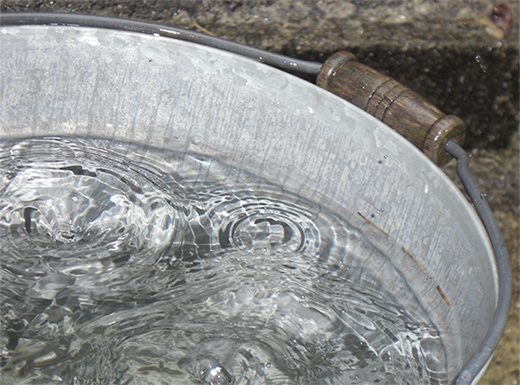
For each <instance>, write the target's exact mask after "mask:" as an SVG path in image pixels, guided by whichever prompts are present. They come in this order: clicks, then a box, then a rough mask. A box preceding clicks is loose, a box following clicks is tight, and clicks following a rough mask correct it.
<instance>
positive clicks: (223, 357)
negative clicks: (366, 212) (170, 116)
mask: <svg viewBox="0 0 520 385" xmlns="http://www.w3.org/2000/svg"><path fill="white" fill-rule="evenodd" d="M0 197H1V200H0V239H2V242H1V243H0V255H1V271H0V273H1V283H2V287H1V295H2V303H1V313H2V314H1V315H2V319H1V325H0V327H1V361H0V364H1V367H2V372H1V375H2V383H5V384H74V385H87V384H89V385H90V384H150V385H151V384H169V385H171V384H178V385H187V384H203V385H226V384H228V385H229V384H236V385H238V384H244V385H246V384H248V385H255V384H258V385H260V384H271V385H278V384H280V385H281V384H294V385H297V384H298V385H312V384H315V385H318V384H319V385H322V384H330V385H333V384H334V385H340V384H367V383H371V384H443V383H446V373H445V369H446V368H445V367H446V362H445V356H444V350H443V345H442V341H441V339H440V337H439V333H438V331H437V329H436V328H435V326H434V325H432V323H431V321H430V320H429V318H428V316H427V314H426V313H425V311H424V310H423V308H422V306H421V305H420V303H419V302H418V301H417V299H416V298H415V297H414V296H413V295H412V294H411V292H410V295H409V296H408V297H402V296H400V297H399V298H396V296H395V295H394V294H393V293H397V292H399V291H400V290H401V289H402V288H403V287H404V288H406V282H405V280H404V279H403V277H402V276H401V275H400V274H399V273H398V272H397V271H396V270H395V269H393V268H392V265H391V264H390V263H388V260H387V259H386V258H385V256H383V255H381V254H380V253H379V252H378V251H377V250H376V249H375V248H374V247H373V246H372V245H371V243H370V242H369V240H367V239H366V238H365V237H364V236H363V234H362V233H361V232H360V231H359V230H357V229H356V228H354V227H352V226H351V225H350V224H349V223H347V222H346V221H345V220H343V219H342V218H340V217H338V216H337V215H335V214H334V213H333V212H331V211H329V210H327V209H326V208H324V207H322V206H320V205H319V204H318V203H316V202H309V201H307V200H305V199H303V198H301V197H298V196H295V195H293V194H290V193H289V192H287V191H284V190H283V189H282V188H280V187H278V186H277V185H275V184H270V183H268V182H267V181H264V180H260V179H258V178H255V177H253V176H252V175H250V174H247V173H245V172H243V171H241V170H238V169H236V168H233V167H229V166H226V165H225V164H223V163H220V162H218V161H217V160H214V159H208V158H204V157H201V156H197V155H194V154H191V155H184V154H178V153H172V152H164V151H157V150H153V149H144V148H141V147H138V146H131V145H127V144H122V143H114V142H107V141H102V140H93V139H88V140H87V139H66V138H39V139H26V140H18V141H6V142H3V143H2V144H0Z"/></svg>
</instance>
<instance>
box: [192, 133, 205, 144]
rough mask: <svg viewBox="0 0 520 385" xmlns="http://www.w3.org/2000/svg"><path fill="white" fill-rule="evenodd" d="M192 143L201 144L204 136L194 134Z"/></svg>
mask: <svg viewBox="0 0 520 385" xmlns="http://www.w3.org/2000/svg"><path fill="white" fill-rule="evenodd" d="M191 143H193V144H194V145H196V146H198V145H199V144H201V143H202V136H200V135H193V136H192V137H191Z"/></svg>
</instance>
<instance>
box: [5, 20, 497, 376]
mask: <svg viewBox="0 0 520 385" xmlns="http://www.w3.org/2000/svg"><path fill="white" fill-rule="evenodd" d="M0 33H1V35H0V39H1V45H2V55H1V57H0V93H1V95H2V108H1V109H0V140H2V139H7V138H29V137H38V136H81V137H93V138H102V139H110V140H116V141H123V142H131V143H140V144H146V145H148V146H152V147H155V148H159V149H168V150H172V151H185V152H190V153H199V154H203V155H206V156H209V157H215V158H218V159H220V160H223V161H225V162H226V163H227V164H229V165H234V166H236V167H239V168H241V169H244V170H246V171H249V172H252V173H253V174H256V175H258V176H259V177H262V178H266V179H268V180H270V181H273V182H274V183H277V184H279V185H282V186H283V187H284V189H286V190H288V191H291V192H295V193H298V194H299V195H300V196H302V197H304V198H307V199H309V200H311V201H312V200H316V199H319V201H320V203H321V204H322V205H324V206H326V207H327V208H329V209H330V210H332V211H334V212H337V213H338V214H339V215H341V216H343V217H345V218H347V219H348V220H349V221H350V222H351V223H354V224H355V225H356V226H358V227H359V228H361V229H362V230H363V232H364V233H365V234H366V235H368V236H369V238H370V239H371V241H372V242H373V243H374V244H375V245H376V246H377V248H378V249H380V250H382V251H384V252H385V253H386V254H387V256H388V258H389V259H391V263H392V265H393V266H394V267H395V268H396V269H397V270H398V271H400V272H401V274H402V275H403V276H404V277H406V280H407V282H408V286H409V288H410V290H411V291H413V292H414V293H415V295H416V296H417V297H418V298H421V300H422V301H423V302H424V304H425V306H426V307H427V309H428V311H429V315H430V317H431V319H432V321H433V322H434V323H435V325H436V326H437V328H438V329H439V330H440V332H441V335H442V338H443V342H444V345H445V349H446V356H447V362H448V368H447V372H448V377H449V382H450V383H453V382H455V380H456V378H457V376H458V375H459V373H460V372H461V370H462V369H463V367H464V366H465V365H466V364H467V363H468V361H470V359H471V358H472V357H473V356H474V355H475V354H476V353H477V352H478V351H479V349H481V346H482V344H483V343H484V342H485V339H486V335H487V333H488V330H490V328H492V326H493V322H494V314H495V310H496V307H497V303H498V298H499V290H498V286H499V277H498V273H497V265H496V262H495V258H494V253H493V250H492V247H491V244H490V242H489V239H488V236H487V234H486V231H485V229H484V228H483V226H482V224H481V222H480V220H479V218H478V216H477V215H476V214H475V212H474V210H473V208H472V207H471V206H470V204H469V203H468V202H467V201H466V199H465V198H464V196H463V195H462V194H461V193H460V192H459V190H458V189H457V188H456V187H455V186H454V185H453V184H452V182H451V181H450V180H449V179H448V178H447V177H446V176H445V175H444V174H443V172H442V171H441V170H440V169H439V168H437V167H436V166H435V165H434V164H433V163H431V162H430V161H429V160H428V159H427V158H426V157H425V156H424V155H423V154H422V153H421V152H419V151H418V150H417V149H416V148H415V147H413V146H412V145H411V144H410V143H408V142H407V141H406V140H405V139H403V138H402V137H401V136H399V135H398V134H396V133H395V132H394V131H393V130H391V129H389V128H388V127H387V126H386V125H384V124H383V123H381V122H379V121H378V120H376V119H375V118H373V117H371V116H369V115H368V114H366V113H365V112H363V111H361V110H359V109H358V108H356V107H354V106H353V105H351V104H349V103H347V102H345V101H344V100H342V99H340V98H339V97H336V96H334V95H332V94H330V93H328V92H327V91H325V90H322V89H320V88H318V87H316V86H314V85H312V84H311V83H308V82H306V81H304V80H301V79H299V78H297V77H294V76H291V75H288V74H287V73H285V72H282V71H279V70H276V69H273V68H271V67H268V66H266V65H263V64H261V63H257V62H255V61H252V60H250V59H246V58H243V57H240V56H237V55H234V54H230V53H227V52H224V51H221V50H217V49H213V48H209V47H205V46H201V45H197V44H193V43H187V42H183V41H178V40H173V39H168V38H164V37H160V36H153V35H148V34H140V33H135V32H125V31H112V30H106V29H97V28H85V27H78V26H76V27H74V26H67V27H64V26H61V27H60V26H9V27H2V29H1V30H0ZM381 208H384V210H380V209H381ZM367 218H370V220H369V221H368V220H367ZM410 254H412V255H413V256H414V258H410ZM417 262H419V263H417ZM425 271H426V272H427V273H428V276H429V278H428V279H426V277H425ZM396 294H397V295H398V294H399V293H396ZM476 380H477V379H475V381H476Z"/></svg>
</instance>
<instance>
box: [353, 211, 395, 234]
mask: <svg viewBox="0 0 520 385" xmlns="http://www.w3.org/2000/svg"><path fill="white" fill-rule="evenodd" d="M357 214H358V215H359V216H360V217H361V218H363V219H364V220H365V222H366V223H368V224H369V225H370V226H372V227H373V228H374V229H376V230H377V231H379V232H380V233H381V234H383V235H384V236H385V237H388V233H386V232H384V231H383V230H381V229H380V228H379V227H377V226H376V225H374V224H373V223H372V222H370V220H368V219H367V218H366V217H364V216H363V214H361V213H360V212H359V211H358V213H357Z"/></svg>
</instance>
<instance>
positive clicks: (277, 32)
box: [0, 0, 519, 148]
mask: <svg viewBox="0 0 520 385" xmlns="http://www.w3.org/2000/svg"><path fill="white" fill-rule="evenodd" d="M504 3H506V5H507V6H508V7H509V8H510V9H511V11H512V13H513V23H512V29H511V30H510V31H509V32H508V33H504V32H503V31H502V30H501V29H500V28H498V27H496V26H495V25H494V24H493V23H491V19H490V17H489V16H490V13H491V7H492V2H491V0H471V1H463V0H458V1H453V0H390V1H383V0H350V1H346V0H322V1H316V0H211V1H210V0H155V1H151V0H127V1H116V0H54V1H53V0H25V1H22V0H1V2H0V4H1V6H0V11H46V12H76V13H89V14H96V15H105V16H120V17H127V18H132V19H138V20H146V21H154V22H160V23H163V24H166V25H172V26H178V27H185V28H190V29H196V30H199V31H202V32H208V33H211V34H214V35H216V36H220V37H223V38H226V39H230V40H234V41H238V42H241V43H245V44H249V45H252V46H256V47H259V48H263V49H267V50H272V51H276V52H282V53H285V54H288V55H293V56H296V57H300V58H304V59H310V60H317V61H324V60H325V59H326V58H327V57H328V56H330V55H331V54H332V53H334V52H337V51H339V50H344V49H347V50H351V51H353V52H354V53H356V54H357V55H358V57H359V59H360V61H361V62H364V63H366V64H369V65H371V66H373V67H375V68H377V69H379V70H381V71H383V72H385V73H388V74H390V75H391V76H393V77H395V78H396V79H397V80H400V81H402V82H403V83H405V84H406V85H408V86H410V87H411V88H412V89H415V90H416V91H419V92H420V93H422V94H423V95H424V96H426V97H427V98H428V99H430V100H431V101H432V102H433V103H434V104H436V105H437V106H438V107H439V108H440V109H441V110H443V111H444V112H446V113H449V114H455V115H459V116H460V117H461V118H462V119H463V120H464V121H465V122H466V125H467V126H468V132H469V135H468V138H467V144H466V147H467V148H473V147H485V146H487V145H489V144H493V145H494V146H495V147H503V146H506V145H507V144H508V143H509V141H510V138H511V135H512V133H513V132H514V131H515V130H516V128H517V127H518V122H519V118H518V117H519V114H518V105H519V99H518V93H519V91H518V84H519V77H518V73H519V59H518V44H519V43H518V40H519V39H518V19H519V18H518V12H519V3H518V1H517V0H508V1H504ZM502 35H504V36H502Z"/></svg>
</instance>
